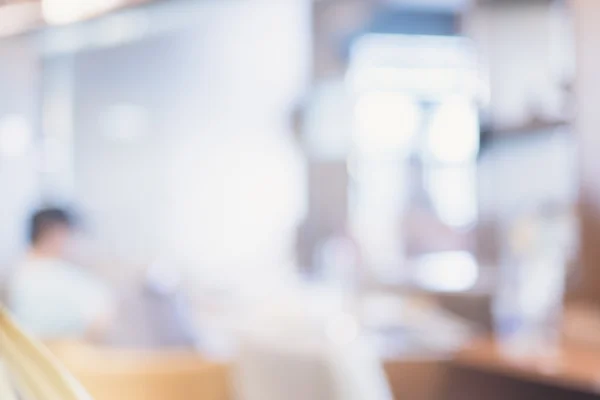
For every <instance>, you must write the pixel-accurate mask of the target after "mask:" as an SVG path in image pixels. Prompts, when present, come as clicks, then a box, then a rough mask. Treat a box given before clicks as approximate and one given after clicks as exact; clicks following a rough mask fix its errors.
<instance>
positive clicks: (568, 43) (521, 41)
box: [465, 1, 574, 128]
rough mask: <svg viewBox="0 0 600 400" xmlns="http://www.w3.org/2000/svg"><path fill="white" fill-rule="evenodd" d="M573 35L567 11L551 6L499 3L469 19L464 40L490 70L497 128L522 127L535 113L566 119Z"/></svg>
mask: <svg viewBox="0 0 600 400" xmlns="http://www.w3.org/2000/svg"><path fill="white" fill-rule="evenodd" d="M570 30H571V26H570V19H569V16H568V14H567V11H566V7H561V6H551V5H550V2H543V1H542V2H499V3H498V4H490V5H480V6H477V7H475V8H474V9H473V11H472V12H471V13H469V14H468V15H467V17H466V19H465V34H466V35H468V36H470V37H472V38H473V39H474V40H475V42H476V44H477V46H478V49H479V51H480V52H481V55H482V60H483V61H484V63H485V64H486V65H487V68H488V69H489V79H490V87H491V99H490V100H491V118H492V122H493V123H494V125H495V126H497V127H499V128H511V127H518V126H522V125H524V124H525V123H526V122H528V120H529V119H530V118H531V117H532V115H531V113H532V112H539V113H540V114H542V116H544V117H547V118H549V119H552V118H560V117H564V113H563V107H564V102H565V98H564V93H563V92H562V88H561V85H562V84H564V83H565V82H567V81H569V80H572V77H573V74H574V43H573V35H572V32H571V31H570Z"/></svg>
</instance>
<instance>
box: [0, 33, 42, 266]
mask: <svg viewBox="0 0 600 400" xmlns="http://www.w3.org/2000/svg"><path fill="white" fill-rule="evenodd" d="M37 95H38V74H37V59H36V55H35V52H34V51H33V49H32V48H31V47H30V46H29V43H27V42H26V41H25V40H17V39H15V40H11V41H7V40H4V41H3V42H2V43H0V188H2V189H1V191H0V210H1V218H2V219H1V223H0V274H1V273H3V272H4V271H5V270H6V268H9V267H11V266H13V264H14V263H15V261H16V260H18V257H19V256H20V253H21V252H22V251H23V250H24V245H25V235H26V229H25V228H26V225H25V222H26V220H27V217H28V215H29V213H30V211H31V209H32V208H33V207H36V206H37V202H38V200H39V198H38V194H39V193H38V169H37V167H38V164H37V161H38V159H39V157H38V156H39V153H38V152H37V150H38V149H37V148H36V147H35V138H34V135H35V132H36V129H35V128H36V124H37V122H38V119H37ZM7 117H8V118H12V119H13V121H14V118H17V119H18V120H20V121H21V123H20V124H18V125H23V126H22V128H24V129H25V132H24V131H23V130H22V129H16V130H15V129H14V124H9V126H10V125H12V126H13V128H12V129H11V128H9V131H4V127H6V125H4V123H5V122H6V118H7ZM23 134H25V135H26V136H28V137H27V138H23V137H22V135H23ZM14 140H16V142H15V141H14ZM22 140H25V142H21V141H22ZM11 143H12V144H11ZM7 145H8V148H6V146H7ZM15 145H16V147H14V146H15ZM10 149H13V150H15V151H14V152H13V151H11V150H10ZM5 150H8V152H7V151H5Z"/></svg>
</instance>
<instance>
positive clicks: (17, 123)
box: [0, 114, 31, 158]
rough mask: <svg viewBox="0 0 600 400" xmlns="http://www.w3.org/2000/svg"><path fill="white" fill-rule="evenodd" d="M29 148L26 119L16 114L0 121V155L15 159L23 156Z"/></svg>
mask: <svg viewBox="0 0 600 400" xmlns="http://www.w3.org/2000/svg"><path fill="white" fill-rule="evenodd" d="M30 146H31V126H30V125H29V122H28V121H27V119H26V118H25V117H24V116H22V115H18V114H11V115H7V116H5V117H3V118H1V119H0V154H2V156H4V157H8V158H15V157H19V156H22V155H23V154H25V152H26V151H27V149H28V148H29V147H30Z"/></svg>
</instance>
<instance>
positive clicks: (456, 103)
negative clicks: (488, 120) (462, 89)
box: [427, 98, 479, 163]
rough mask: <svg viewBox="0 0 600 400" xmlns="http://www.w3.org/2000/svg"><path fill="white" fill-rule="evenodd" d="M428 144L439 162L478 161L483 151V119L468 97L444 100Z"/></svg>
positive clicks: (432, 123) (435, 116)
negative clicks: (481, 136)
mask: <svg viewBox="0 0 600 400" xmlns="http://www.w3.org/2000/svg"><path fill="white" fill-rule="evenodd" d="M427 145H428V149H429V152H430V153H431V155H432V156H433V157H434V158H435V159H436V160H437V161H439V162H443V163H464V162H469V161H471V160H474V159H475V157H476V156H477V153H478V152H479V119H478V116H477V111H476V109H475V106H474V105H473V104H471V102H469V101H468V99H466V98H455V99H451V100H446V101H445V102H443V103H442V104H441V105H440V106H439V108H438V110H437V111H436V113H435V114H434V116H433V119H432V121H431V125H430V127H429V133H428V135H427Z"/></svg>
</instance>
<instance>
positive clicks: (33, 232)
mask: <svg viewBox="0 0 600 400" xmlns="http://www.w3.org/2000/svg"><path fill="white" fill-rule="evenodd" d="M74 225H75V221H74V217H73V215H72V214H71V212H69V211H68V210H65V209H62V208H58V207H56V208H54V207H53V208H43V209H41V210H38V211H36V212H35V213H34V214H33V215H32V216H31V220H30V222H29V242H30V243H31V244H35V243H36V242H38V240H39V239H40V238H41V237H42V235H43V234H44V233H45V232H47V231H49V230H51V229H53V228H55V227H56V226H67V227H69V228H72V227H73V226H74Z"/></svg>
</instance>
